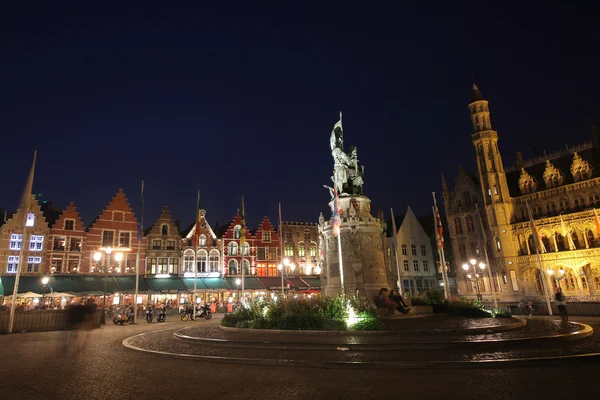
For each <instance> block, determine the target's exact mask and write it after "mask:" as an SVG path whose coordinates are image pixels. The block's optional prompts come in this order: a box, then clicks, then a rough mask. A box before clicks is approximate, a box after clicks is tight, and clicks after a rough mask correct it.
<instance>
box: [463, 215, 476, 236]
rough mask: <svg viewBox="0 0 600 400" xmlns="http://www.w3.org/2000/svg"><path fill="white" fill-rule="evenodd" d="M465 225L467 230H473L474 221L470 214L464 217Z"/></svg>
mask: <svg viewBox="0 0 600 400" xmlns="http://www.w3.org/2000/svg"><path fill="white" fill-rule="evenodd" d="M465 226H466V227H467V232H475V222H474V221H473V216H472V215H467V216H466V217H465Z"/></svg>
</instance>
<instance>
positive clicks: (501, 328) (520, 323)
mask: <svg viewBox="0 0 600 400" xmlns="http://www.w3.org/2000/svg"><path fill="white" fill-rule="evenodd" d="M515 319H516V320H517V322H513V323H512V324H505V325H492V326H481V327H477V328H465V329H436V330H427V331H426V332H427V333H433V334H436V333H442V334H443V333H464V334H465V335H476V334H478V333H499V332H506V331H511V330H515V329H519V328H522V327H524V326H525V325H527V320H526V319H524V318H515ZM219 329H222V330H224V331H229V332H255V333H270V334H282V333H294V334H299V335H330V336H385V335H391V336H401V335H402V334H403V333H409V332H416V333H418V332H425V330H423V329H414V330H406V331H309V330H287V329H250V328H235V327H232V326H222V325H219Z"/></svg>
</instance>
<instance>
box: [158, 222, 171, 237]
mask: <svg viewBox="0 0 600 400" xmlns="http://www.w3.org/2000/svg"><path fill="white" fill-rule="evenodd" d="M160 231H161V233H162V234H163V235H168V234H169V225H167V224H165V225H163V226H162V227H161V228H160Z"/></svg>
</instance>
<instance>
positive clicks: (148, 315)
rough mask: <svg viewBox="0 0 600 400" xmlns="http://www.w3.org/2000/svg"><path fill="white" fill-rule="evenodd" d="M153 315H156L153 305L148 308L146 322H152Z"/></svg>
mask: <svg viewBox="0 0 600 400" xmlns="http://www.w3.org/2000/svg"><path fill="white" fill-rule="evenodd" d="M153 317H154V315H153V310H152V307H148V308H147V309H146V322H147V323H151V322H152V318H153Z"/></svg>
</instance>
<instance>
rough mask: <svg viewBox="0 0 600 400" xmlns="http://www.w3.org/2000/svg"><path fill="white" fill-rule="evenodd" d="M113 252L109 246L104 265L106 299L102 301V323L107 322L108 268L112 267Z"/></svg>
mask: <svg viewBox="0 0 600 400" xmlns="http://www.w3.org/2000/svg"><path fill="white" fill-rule="evenodd" d="M111 253H112V250H111V248H110V247H109V248H107V249H106V251H105V253H104V254H106V260H105V261H106V263H105V266H104V300H103V301H102V308H103V310H102V323H103V324H106V292H107V283H108V269H109V268H110V254H111Z"/></svg>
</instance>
